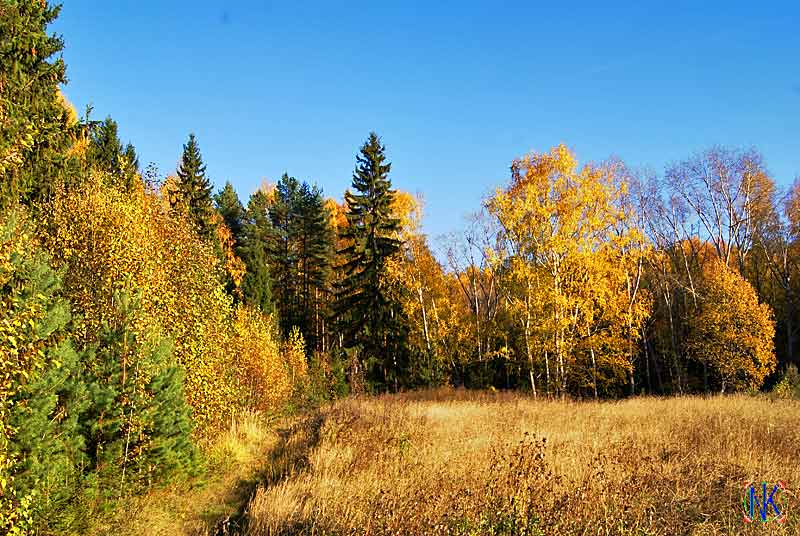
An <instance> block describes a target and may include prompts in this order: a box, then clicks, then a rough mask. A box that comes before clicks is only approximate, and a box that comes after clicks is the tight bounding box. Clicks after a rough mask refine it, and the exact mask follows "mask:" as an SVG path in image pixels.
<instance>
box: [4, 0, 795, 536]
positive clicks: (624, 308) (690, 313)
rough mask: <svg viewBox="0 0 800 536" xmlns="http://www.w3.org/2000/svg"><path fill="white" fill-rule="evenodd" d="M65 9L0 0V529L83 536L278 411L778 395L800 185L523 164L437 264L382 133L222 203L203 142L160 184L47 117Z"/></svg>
mask: <svg viewBox="0 0 800 536" xmlns="http://www.w3.org/2000/svg"><path fill="white" fill-rule="evenodd" d="M58 12H59V8H58V7H53V6H50V5H48V4H47V3H43V2H39V1H33V0H28V1H22V2H16V1H11V0H0V102H2V109H0V127H2V128H0V180H1V182H0V205H2V218H1V219H0V287H2V290H1V292H0V300H1V301H0V359H2V364H3V382H2V383H1V384H0V526H2V527H3V530H5V531H6V532H9V533H16V534H25V533H29V532H36V531H40V532H41V531H58V530H64V531H72V532H76V531H77V532H80V531H81V530H83V529H84V528H85V523H86V522H87V521H86V520H87V519H90V518H91V517H92V516H93V515H97V514H98V513H100V512H102V511H104V510H105V509H107V508H108V506H109V505H111V504H113V503H114V502H115V501H117V500H119V499H120V498H122V497H124V496H126V495H129V494H133V493H140V492H143V491H146V490H148V489H152V488H153V487H154V486H158V485H161V484H163V483H165V482H169V481H171V480H173V479H176V478H182V477H184V476H186V475H189V476H191V475H194V474H197V473H198V472H200V471H202V467H203V462H202V460H203V452H204V446H205V445H207V444H208V440H209V438H210V437H213V435H214V434H215V433H216V432H218V431H219V430H220V429H221V427H223V426H225V425H226V423H228V422H229V420H230V419H231V418H232V417H235V416H236V415H237V414H238V413H240V412H242V411H247V410H256V411H262V412H272V413H274V412H278V411H280V409H281V408H282V407H284V406H285V405H286V404H287V403H288V402H289V401H290V400H292V399H305V400H308V399H311V400H317V401H318V400H320V399H324V398H331V397H335V396H343V395H345V394H347V393H348V392H384V391H389V390H391V391H397V390H403V389H413V388H417V387H426V386H435V385H443V384H451V385H456V386H466V387H471V388H486V387H495V388H514V389H524V390H527V391H529V392H530V393H531V394H532V395H533V396H576V397H592V398H600V397H606V398H608V397H620V396H627V395H631V394H639V393H642V392H645V393H656V394H680V393H691V392H710V391H735V390H758V389H764V388H767V387H770V386H772V385H773V384H775V383H778V382H779V381H780V377H781V373H782V372H783V371H784V370H785V371H788V372H787V376H786V377H787V378H796V374H794V372H793V369H791V368H790V365H792V364H793V363H796V362H797V355H796V354H797V336H798V320H797V311H798V290H800V289H798V281H800V278H798V263H797V259H798V255H797V248H798V244H799V242H798V238H800V234H799V233H800V183H797V182H795V184H794V185H793V186H792V187H790V188H789V189H787V190H786V191H781V190H780V188H778V186H777V185H776V183H775V182H774V180H773V179H772V178H771V177H770V176H769V174H768V173H767V171H766V166H765V164H764V162H763V159H762V157H761V155H759V153H758V152H757V151H755V150H741V149H727V148H720V147H714V148H711V149H708V150H706V151H703V152H700V153H698V154H696V155H692V156H690V157H689V158H687V159H686V160H684V161H681V162H678V163H675V164H673V165H670V166H669V167H667V169H666V170H665V171H664V173H663V174H661V175H655V174H646V173H640V172H634V171H633V170H631V169H629V168H627V167H626V166H625V165H624V163H622V162H620V161H615V160H610V161H607V162H601V163H588V164H584V165H579V163H578V161H577V159H576V156H575V155H574V154H573V153H572V152H571V151H570V150H569V149H568V148H567V147H566V146H564V145H558V146H556V147H553V148H552V149H550V150H547V151H543V152H533V153H531V154H528V155H525V156H522V157H520V158H517V159H514V160H513V161H512V163H511V165H510V172H509V177H508V180H507V182H506V183H505V184H502V185H500V186H498V187H497V189H496V190H495V191H494V193H492V194H491V195H489V196H487V197H486V199H484V201H483V202H482V204H481V206H480V207H476V208H477V210H476V212H475V214H474V216H473V217H471V218H470V219H469V221H468V222H467V223H466V225H465V227H464V230H463V232H460V233H454V234H452V235H449V236H447V237H441V238H437V239H436V241H435V243H434V244H432V243H431V241H430V239H429V238H428V237H427V236H426V235H425V233H424V232H423V229H422V218H423V210H424V203H423V200H422V198H421V197H420V196H412V195H410V194H408V193H406V192H403V191H400V190H396V189H395V188H394V186H393V184H392V180H391V163H390V161H389V159H388V155H387V149H386V146H385V145H384V143H383V141H382V140H381V138H380V137H379V136H378V135H377V134H376V133H374V132H373V133H370V134H369V135H368V137H367V139H366V140H365V142H364V143H363V145H361V147H360V148H359V149H358V152H357V154H356V157H355V165H354V172H353V174H352V177H351V178H350V187H349V188H348V189H347V190H346V191H345V192H344V196H343V199H342V201H339V200H337V199H335V198H332V197H326V194H325V192H323V191H322V189H321V188H319V187H318V186H317V185H316V184H314V183H313V182H309V181H307V180H301V179H297V178H295V177H292V176H291V175H289V174H288V173H286V174H284V175H283V176H282V177H280V178H279V179H278V180H277V182H276V183H274V184H264V185H262V186H261V187H260V188H258V189H257V190H256V191H255V192H254V193H253V194H252V195H250V197H249V198H248V199H247V200H246V203H244V202H242V200H241V199H240V198H239V197H238V194H237V192H236V190H235V188H234V187H233V185H232V183H230V182H227V183H225V185H224V187H222V188H221V189H220V190H219V191H217V192H214V188H213V186H212V181H211V178H210V177H209V176H208V175H207V173H206V164H205V162H204V160H203V156H202V153H201V150H200V141H199V140H198V139H197V138H196V137H195V136H194V135H193V134H190V135H189V136H188V139H187V141H186V143H185V144H184V146H183V148H182V152H181V158H180V163H179V165H178V167H177V169H176V170H175V172H174V173H172V174H169V175H167V176H166V177H162V176H161V175H160V173H159V171H158V170H157V169H156V168H155V166H154V165H152V164H151V165H149V166H147V167H146V168H145V169H142V167H141V165H140V162H139V157H138V155H137V153H136V149H135V147H134V145H133V144H131V143H126V142H123V141H122V140H121V139H120V136H119V127H118V125H117V123H116V122H115V121H114V120H113V119H112V118H111V117H107V118H106V119H105V120H102V121H96V120H93V119H91V117H90V116H91V113H90V112H91V110H87V111H86V114H85V115H84V116H83V117H79V116H78V114H77V113H76V111H75V110H74V109H73V108H72V106H71V105H70V104H69V103H68V102H67V101H66V99H65V98H64V96H63V95H62V93H61V90H60V87H61V86H62V85H63V84H65V83H66V78H65V76H66V68H65V65H64V62H63V60H62V59H60V58H58V57H56V55H57V54H58V53H59V52H60V51H61V50H62V48H63V41H62V40H61V38H59V37H57V36H53V35H50V34H48V33H47V26H48V24H50V23H51V22H52V21H53V20H55V18H56V17H57V16H58ZM176 152H177V151H176ZM795 381H796V380H795ZM780 385H783V386H784V387H785V385H786V380H784V381H783V382H782V383H781V384H780ZM784 391H785V389H784ZM782 392H783V391H782Z"/></svg>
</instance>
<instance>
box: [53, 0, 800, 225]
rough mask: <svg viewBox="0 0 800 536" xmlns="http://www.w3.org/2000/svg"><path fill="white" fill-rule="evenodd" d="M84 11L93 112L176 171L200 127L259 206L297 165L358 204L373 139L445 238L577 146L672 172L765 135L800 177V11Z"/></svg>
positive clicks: (471, 6)
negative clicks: (694, 158)
mask: <svg viewBox="0 0 800 536" xmlns="http://www.w3.org/2000/svg"><path fill="white" fill-rule="evenodd" d="M64 3H65V5H64V7H63V10H62V14H61V16H60V18H59V20H58V21H57V22H56V24H54V25H53V27H52V28H51V29H52V30H53V31H55V32H57V33H60V34H62V35H63V36H64V38H65V41H66V48H65V52H64V58H65V60H66V63H67V76H68V78H69V80H70V82H69V84H68V85H67V87H66V89H65V92H66V94H67V96H68V97H69V99H70V100H71V101H72V102H73V104H74V105H75V106H76V107H77V108H78V111H79V113H80V112H82V111H83V109H84V107H85V106H86V105H87V104H90V103H91V104H92V105H93V106H94V112H93V117H95V118H98V119H101V118H103V117H105V116H106V115H108V114H111V115H112V116H113V117H114V118H115V119H116V120H117V121H118V122H119V124H120V134H121V137H122V138H123V140H124V141H128V140H130V141H131V142H133V143H134V145H135V146H136V149H137V151H138V153H139V156H140V161H141V163H142V164H143V165H144V164H146V163H147V162H151V161H152V162H155V163H156V164H157V165H158V167H159V169H160V171H161V172H162V174H165V173H168V172H172V171H173V170H174V169H175V166H176V163H177V160H178V158H179V156H180V152H181V146H182V144H183V143H184V142H185V140H186V137H187V135H188V133H189V132H195V133H196V134H197V137H198V141H199V143H200V148H201V150H202V152H203V156H204V158H205V160H206V162H207V164H208V173H209V175H210V177H211V178H212V180H213V181H214V183H215V184H216V185H217V186H221V185H223V184H224V182H225V181H226V180H230V181H231V182H232V183H233V184H234V186H235V187H236V189H237V191H238V192H239V195H240V197H242V199H243V201H244V202H246V199H247V196H249V194H250V193H252V191H253V190H255V189H256V188H257V187H258V185H259V184H260V183H261V181H262V180H263V179H265V178H267V179H271V180H273V181H274V180H275V179H277V178H278V177H279V176H280V175H281V174H282V173H283V172H284V171H287V172H288V173H289V174H291V175H294V176H295V177H297V178H299V179H304V180H309V181H311V182H316V183H318V184H319V185H320V186H321V187H322V188H323V189H324V191H325V193H326V195H329V196H334V197H337V198H340V197H341V195H342V192H343V191H344V189H345V188H347V187H348V186H349V184H350V179H351V176H352V171H353V167H354V164H355V154H356V152H357V150H358V148H359V146H360V145H361V143H363V141H364V139H365V138H366V136H367V134H368V133H369V131H370V130H375V131H377V132H378V133H379V134H380V135H381V136H382V137H383V139H384V142H385V143H386V145H387V153H388V155H389V159H390V161H392V163H393V167H392V180H393V183H394V185H395V187H397V188H400V189H403V190H407V191H411V192H417V191H419V192H422V193H423V195H424V197H425V201H426V215H425V229H426V230H427V232H428V233H429V234H430V235H432V236H433V237H435V236H436V235H439V234H441V233H447V232H450V231H455V230H458V229H459V228H460V227H461V226H462V223H463V216H464V215H465V214H467V213H469V212H472V211H474V210H476V209H477V207H478V205H479V203H480V200H481V198H482V196H484V195H485V194H486V193H487V192H488V191H490V190H492V189H493V188H494V187H495V186H497V185H499V184H500V183H501V182H503V181H504V180H506V178H507V176H508V165H509V163H510V161H511V160H512V159H513V158H514V157H516V156H520V155H522V154H524V153H526V152H528V151H531V150H536V151H545V150H547V149H548V148H550V147H551V146H553V145H556V144H558V143H560V142H564V143H566V144H567V145H568V146H570V147H571V148H572V149H573V150H575V151H576V153H577V156H578V158H579V159H580V160H581V161H584V162H585V161H588V160H595V161H598V160H603V159H605V158H607V157H609V156H612V155H613V156H616V157H619V158H622V159H623V160H625V161H626V162H627V163H628V164H629V165H631V166H633V167H650V168H652V169H654V170H656V171H658V172H661V171H663V169H664V166H665V165H666V164H667V163H669V162H673V161H676V160H680V159H683V158H685V157H687V156H689V155H690V154H691V153H693V152H695V151H698V150H702V149H705V148H707V147H709V146H711V145H713V144H723V145H731V146H743V147H751V146H755V147H756V148H758V149H759V150H760V151H761V152H762V153H763V155H764V157H765V159H766V163H767V166H768V168H769V170H770V172H771V173H772V175H773V176H774V177H775V179H776V180H777V181H778V183H779V184H782V185H787V184H788V183H790V182H791V181H792V180H793V179H794V177H795V176H797V175H800V126H799V124H798V119H799V118H800V3H798V2H768V1H767V2H765V1H762V2H752V1H748V2H707V1H703V2H699V1H698V2H679V1H665V2H647V1H641V2H636V3H633V2H631V3H630V4H631V5H627V6H626V5H624V4H612V3H609V2H586V3H582V2H547V3H539V2H530V1H529V2H518V3H508V2H488V1H487V2H470V1H466V0H464V1H460V2H412V1H405V2H389V1H382V0H377V1H376V0H373V1H370V2H333V1H331V2H324V3H323V2H320V3H317V2H299V1H298V2H294V1H285V2H276V3H269V2H250V1H240V2H235V3H234V2H219V1H216V2H208V1H195V2H191V3H188V2H180V3H179V2H169V1H164V2H161V1H153V0H142V1H138V2H133V1H127V0H125V1H122V0H120V1H114V2H104V3H103V8H102V9H98V7H97V3H96V2H88V1H70V0H65V2H64Z"/></svg>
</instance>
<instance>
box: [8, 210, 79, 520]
mask: <svg viewBox="0 0 800 536" xmlns="http://www.w3.org/2000/svg"><path fill="white" fill-rule="evenodd" d="M69 320H70V314H69V306H68V303H67V302H66V300H65V299H64V298H63V297H62V296H61V293H60V280H59V277H58V275H57V274H56V273H55V272H54V271H53V270H51V269H50V267H49V265H48V258H47V256H46V255H45V254H44V253H43V252H42V251H41V249H40V248H39V246H38V243H37V241H36V239H35V238H34V236H33V232H32V230H31V228H30V225H29V224H28V223H27V217H26V214H25V213H24V212H22V211H21V210H19V209H13V210H10V211H8V212H6V213H5V214H3V216H2V217H0V370H1V371H2V376H1V377H2V381H0V529H2V530H3V531H5V532H6V533H9V534H24V533H25V530H26V528H30V527H32V526H33V525H35V524H36V523H37V520H38V519H40V518H41V517H42V516H46V515H47V512H50V511H54V510H57V509H58V506H59V505H60V504H61V503H62V502H63V501H64V500H66V498H67V497H69V495H70V493H71V492H70V488H71V486H73V485H74V483H75V479H76V478H77V471H76V464H77V463H78V462H79V461H80V457H81V449H82V446H83V443H82V440H81V437H80V436H79V435H78V431H77V416H78V415H79V413H80V411H81V409H82V403H81V402H80V400H81V399H82V398H83V396H82V395H83V392H82V390H81V386H80V382H79V381H77V378H76V376H75V373H74V371H75V370H76V368H77V357H76V355H75V352H74V351H73V350H72V347H71V345H70V341H69V339H68V338H67V335H68V332H67V326H68V323H69Z"/></svg>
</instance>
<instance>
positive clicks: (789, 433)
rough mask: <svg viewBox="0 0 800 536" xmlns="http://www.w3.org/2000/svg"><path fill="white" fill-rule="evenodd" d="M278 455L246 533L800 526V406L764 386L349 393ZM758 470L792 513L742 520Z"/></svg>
mask: <svg viewBox="0 0 800 536" xmlns="http://www.w3.org/2000/svg"><path fill="white" fill-rule="evenodd" d="M266 463H267V466H266V470H265V471H264V473H263V476H264V481H263V483H262V484H261V486H260V487H259V488H258V490H257V491H256V493H255V495H254V496H253V498H252V500H251V501H250V504H249V506H248V507H247V510H246V513H247V515H246V519H245V521H246V524H245V525H243V526H242V527H241V528H240V529H239V530H241V531H242V532H243V533H245V534H249V535H273V534H320V535H322V534H331V535H338V534H375V535H378V534H459V535H462V534H463V535H466V534H470V535H471V534H475V535H482V534H521V535H522V534H637V535H645V534H664V535H674V534H772V533H778V534H800V519H797V517H796V516H797V515H800V508H798V494H797V488H796V487H795V486H796V485H797V483H799V482H800V403H798V402H795V401H782V400H781V401H772V400H769V399H767V398H766V397H751V396H745V395H741V396H726V397H710V398H702V397H686V398H664V399H659V398H636V399H630V400H624V401H620V402H599V403H595V402H565V401H541V400H539V401H535V400H532V399H531V398H529V397H527V396H524V395H521V394H510V393H509V394H506V393H471V392H463V391H454V390H440V391H432V392H422V393H412V394H405V395H394V396H382V397H378V398H363V399H348V400H344V401H341V402H338V403H336V404H333V405H331V406H328V407H326V408H323V409H322V410H320V411H318V412H316V413H315V414H312V415H310V416H308V417H307V418H305V419H304V420H303V421H301V422H298V423H296V424H294V425H293V426H291V427H289V428H288V429H285V430H282V431H280V433H279V440H278V441H277V443H276V444H275V446H274V448H273V449H272V451H271V452H270V453H269V456H268V459H267V460H266ZM748 480H754V481H757V482H759V483H760V482H761V481H768V482H774V481H777V480H783V481H785V482H786V483H787V484H788V486H789V488H788V489H787V490H786V491H784V492H783V493H782V494H780V495H779V496H776V499H777V501H776V502H777V503H778V505H779V506H780V507H781V508H782V509H783V510H784V511H785V512H786V521H785V523H782V524H779V523H777V522H776V521H774V520H773V521H770V522H768V523H760V522H756V523H752V524H746V523H744V521H743V514H744V506H743V498H744V496H745V487H744V486H745V482H746V481H748ZM792 503H794V504H792Z"/></svg>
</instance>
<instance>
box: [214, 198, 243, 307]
mask: <svg viewBox="0 0 800 536" xmlns="http://www.w3.org/2000/svg"><path fill="white" fill-rule="evenodd" d="M212 222H213V225H214V229H215V230H214V233H215V234H216V237H217V242H219V245H220V248H222V256H223V257H224V259H225V262H224V265H223V268H224V269H225V272H226V273H227V274H228V275H229V276H230V278H231V281H232V282H233V286H234V288H235V291H236V292H237V293H238V292H239V288H240V287H241V286H242V279H244V274H245V273H246V272H247V267H246V266H245V264H244V261H243V260H242V259H240V258H239V257H238V256H237V255H236V251H235V250H236V239H235V238H234V237H233V233H232V232H231V230H230V229H229V228H228V226H227V225H225V222H224V220H223V219H222V215H221V214H220V213H219V212H216V211H215V212H214V214H213V215H212Z"/></svg>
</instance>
